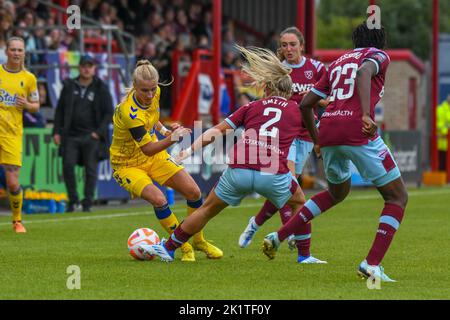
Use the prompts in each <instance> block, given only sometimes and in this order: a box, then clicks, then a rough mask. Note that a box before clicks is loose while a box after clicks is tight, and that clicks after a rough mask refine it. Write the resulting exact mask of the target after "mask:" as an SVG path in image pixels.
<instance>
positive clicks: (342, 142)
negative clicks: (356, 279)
mask: <svg viewBox="0 0 450 320" xmlns="http://www.w3.org/2000/svg"><path fill="white" fill-rule="evenodd" d="M353 43H354V46H355V49H354V50H353V51H351V52H348V53H346V54H344V55H343V56H341V57H340V58H339V59H337V60H336V61H334V62H333V63H332V64H331V65H330V66H329V69H328V72H327V73H326V74H324V76H323V77H322V78H321V80H320V81H319V82H318V83H317V84H316V85H315V87H314V88H313V89H312V90H311V92H310V93H308V94H307V95H306V96H305V98H304V99H303V100H302V102H301V111H302V115H303V121H304V122H305V124H306V126H307V128H308V131H309V132H310V134H311V137H312V139H313V142H314V149H315V152H316V154H317V155H318V156H320V155H321V156H322V157H323V164H324V169H325V174H326V177H327V180H328V190H325V191H323V192H321V193H319V194H316V195H315V196H313V197H312V198H311V199H310V200H308V201H307V202H306V203H305V205H304V206H303V208H302V209H301V210H300V212H299V213H297V214H296V215H295V216H294V217H292V219H291V220H289V222H288V223H287V224H286V225H284V226H283V227H282V228H281V229H280V230H279V231H278V232H273V233H271V234H269V235H267V236H266V237H265V239H264V249H263V251H264V253H265V254H266V255H270V256H272V257H274V255H275V252H276V250H277V248H278V246H279V245H280V242H281V241H283V240H285V239H286V238H287V237H288V236H289V235H291V234H292V233H296V230H298V229H299V228H301V227H302V225H304V224H306V223H308V222H309V221H310V220H312V219H313V218H315V217H317V216H318V215H320V214H321V213H323V212H325V211H327V210H329V209H330V208H332V207H333V206H335V205H336V204H338V203H339V202H341V201H343V200H344V199H345V197H346V196H347V195H348V193H349V191H350V185H351V172H350V161H352V162H353V163H354V164H355V166H356V167H357V169H358V171H359V172H360V173H361V175H362V176H363V177H364V178H366V179H367V180H370V181H372V183H373V184H374V185H375V186H376V187H377V189H378V191H379V192H380V194H381V196H382V197H383V199H384V208H383V210H382V212H381V216H380V219H379V226H378V230H377V232H376V236H375V240H374V242H373V244H372V247H371V249H370V250H369V253H368V255H367V257H366V259H365V260H364V261H362V262H361V264H360V265H359V267H358V274H359V275H361V276H363V277H370V276H373V277H375V278H378V279H380V280H381V281H393V280H392V279H390V278H389V277H388V276H387V275H386V274H385V273H384V269H383V268H382V267H381V265H380V263H381V260H382V259H383V257H384V255H385V254H386V252H387V250H388V248H389V246H390V244H391V241H392V239H393V237H394V235H395V232H396V231H397V229H398V228H399V226H400V223H401V222H402V218H403V214H404V210H405V207H406V203H407V201H408V193H407V191H406V187H405V185H404V183H403V180H402V178H401V175H400V171H399V169H398V167H397V164H396V163H395V160H394V157H393V156H392V153H391V152H390V151H389V149H388V148H387V146H386V145H385V143H384V142H383V140H382V138H381V137H380V136H378V134H377V126H376V124H375V122H374V113H375V105H376V104H377V103H378V102H379V101H380V99H381V97H382V96H383V93H384V81H385V77H386V71H387V68H388V65H389V62H390V59H389V55H388V54H387V53H386V52H385V51H383V48H384V47H385V44H386V36H385V31H384V28H381V29H369V28H368V27H367V25H366V23H365V22H364V23H362V24H361V25H359V26H358V27H357V28H356V29H355V30H354V32H353ZM327 96H329V97H330V105H329V106H328V107H327V109H326V111H325V112H324V114H323V115H322V118H321V120H320V126H319V130H317V128H316V127H315V125H314V117H313V112H312V108H313V106H314V105H315V104H316V103H317V101H318V100H319V99H323V98H325V97H327ZM363 211H364V210H363Z"/></svg>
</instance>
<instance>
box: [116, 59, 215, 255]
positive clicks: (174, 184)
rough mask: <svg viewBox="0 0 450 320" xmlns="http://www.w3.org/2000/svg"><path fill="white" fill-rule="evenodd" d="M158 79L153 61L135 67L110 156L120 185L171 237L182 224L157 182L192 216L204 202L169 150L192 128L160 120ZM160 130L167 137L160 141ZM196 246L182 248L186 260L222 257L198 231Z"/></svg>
mask: <svg viewBox="0 0 450 320" xmlns="http://www.w3.org/2000/svg"><path fill="white" fill-rule="evenodd" d="M158 80H159V75H158V71H157V70H156V69H155V67H154V66H153V65H152V64H151V63H150V62H149V61H147V60H140V61H139V62H138V63H137V65H136V69H135V70H134V72H133V87H132V88H130V89H129V91H128V93H127V96H126V97H125V99H124V100H123V101H122V102H121V103H120V104H119V105H118V106H117V107H116V109H115V112H114V116H113V123H114V131H113V141H112V144H111V147H110V153H111V165H112V168H113V176H114V178H115V179H116V181H117V182H118V183H119V184H120V186H122V187H123V188H125V189H126V190H127V191H129V192H130V194H131V195H132V197H140V198H143V199H144V200H146V201H148V202H150V203H151V204H152V205H153V208H154V210H155V214H156V217H157V218H158V219H159V222H160V223H161V225H162V226H163V227H164V229H165V230H166V231H167V232H168V233H169V234H170V233H172V232H173V230H175V228H176V227H177V226H178V220H177V217H176V216H175V214H174V213H172V211H171V209H170V207H169V205H168V203H167V199H166V197H165V196H164V194H163V193H162V192H161V190H160V189H159V188H158V187H156V186H155V185H154V184H153V181H156V182H158V183H159V184H160V185H164V186H167V187H170V188H172V189H174V190H176V191H177V192H179V193H181V194H182V195H183V196H184V197H185V198H186V200H187V201H186V202H187V207H188V214H191V213H192V212H194V210H195V209H196V208H198V207H200V206H201V204H202V203H203V200H202V194H201V192H200V189H199V187H198V186H197V184H196V183H195V181H194V179H192V177H191V176H190V175H189V174H188V173H187V172H186V170H184V168H183V167H182V166H180V165H178V164H177V163H175V162H174V161H173V160H172V158H171V157H170V156H169V154H168V153H167V151H166V149H167V148H168V147H169V146H171V145H172V144H174V143H175V142H177V141H178V140H179V139H180V137H181V136H183V135H185V134H189V133H190V130H189V129H187V128H183V127H182V126H179V125H178V124H175V125H173V126H172V130H173V132H172V131H171V130H169V129H166V128H164V126H163V125H162V124H161V123H160V122H159V97H160V92H161V91H160V88H159V86H158ZM156 130H158V131H159V132H160V133H162V134H163V135H165V136H166V138H165V139H163V140H161V141H158V138H157V137H156ZM192 244H193V245H192V246H191V245H190V244H189V243H185V244H184V246H183V247H182V258H181V260H182V261H195V255H194V251H193V249H195V250H199V251H203V252H204V253H205V254H206V255H207V257H208V258H210V259H219V258H221V257H222V256H223V252H222V251H221V250H220V249H218V248H216V247H215V246H213V245H212V244H210V243H209V242H207V241H206V240H205V238H204V237H203V231H202V230H200V229H199V230H198V232H197V233H196V234H195V235H194V237H193V243H192Z"/></svg>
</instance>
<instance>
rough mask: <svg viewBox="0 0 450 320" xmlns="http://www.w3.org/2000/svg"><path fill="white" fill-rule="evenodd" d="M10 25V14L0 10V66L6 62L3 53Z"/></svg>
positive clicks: (11, 19)
mask: <svg viewBox="0 0 450 320" xmlns="http://www.w3.org/2000/svg"><path fill="white" fill-rule="evenodd" d="M12 24H13V17H12V15H11V13H10V12H9V11H8V10H6V9H4V8H0V64H3V63H5V62H6V60H7V56H6V53H5V49H6V34H7V33H8V31H9V30H10V29H11V27H12Z"/></svg>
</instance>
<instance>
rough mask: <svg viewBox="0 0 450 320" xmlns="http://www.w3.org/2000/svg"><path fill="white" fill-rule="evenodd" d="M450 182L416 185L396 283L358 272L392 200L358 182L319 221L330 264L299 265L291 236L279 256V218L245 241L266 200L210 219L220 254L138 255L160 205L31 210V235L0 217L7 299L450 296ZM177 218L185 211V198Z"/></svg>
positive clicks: (390, 266) (391, 266) (0, 288)
mask: <svg viewBox="0 0 450 320" xmlns="http://www.w3.org/2000/svg"><path fill="white" fill-rule="evenodd" d="M449 199H450V188H440V189H433V188H421V189H410V200H409V205H408V208H407V211H406V214H405V218H404V221H403V224H402V225H401V227H400V229H399V232H398V233H397V235H396V237H395V239H394V242H393V244H392V246H391V249H390V250H389V251H388V254H387V256H386V257H385V259H384V260H383V265H384V267H385V271H386V273H387V274H388V275H389V276H391V277H392V278H394V279H396V280H397V281H398V282H397V283H387V284H384V283H382V284H381V289H380V290H369V289H368V288H367V286H366V282H365V281H363V280H361V279H359V278H358V277H357V276H356V268H357V266H358V264H359V263H360V261H361V260H362V259H364V257H365V256H366V254H367V252H368V250H369V247H370V245H371V244H372V241H373V239H374V236H375V230H376V229H377V225H378V217H379V214H380V212H381V209H382V206H383V201H382V200H381V198H380V196H379V195H378V193H377V192H376V191H375V190H357V189H354V190H353V191H352V193H351V194H350V196H349V197H348V199H347V200H346V201H345V202H344V203H341V204H340V205H339V206H337V207H335V208H334V209H332V210H331V211H329V212H327V213H325V214H324V215H322V216H321V217H319V218H317V219H316V220H314V221H313V238H312V253H313V254H314V255H315V256H317V257H318V258H320V259H325V260H327V261H328V264H327V265H299V264H297V263H296V253H295V252H291V251H289V249H288V248H287V245H286V244H283V245H282V247H281V248H280V251H279V252H278V255H277V257H276V259H275V260H271V261H268V260H267V258H266V257H265V256H264V255H263V254H262V252H261V250H260V244H261V242H262V239H263V237H264V235H266V234H267V233H269V232H271V231H274V230H276V229H277V228H278V226H279V224H280V219H279V217H278V216H276V217H274V218H272V219H271V220H270V221H269V222H268V223H266V225H264V226H263V227H262V228H261V229H260V231H259V232H258V233H257V234H256V237H255V240H254V242H253V243H252V244H251V245H250V247H248V248H246V249H241V248H239V246H238V244H237V241H238V238H239V235H240V233H241V232H242V231H243V230H244V228H245V226H246V224H247V221H248V218H249V217H250V216H251V215H254V214H255V213H256V212H257V211H258V209H259V208H260V206H261V205H262V199H259V200H252V199H248V200H245V201H243V203H242V205H241V206H240V207H236V208H229V209H226V210H225V211H224V212H222V213H221V214H219V215H218V216H217V217H216V218H215V219H213V220H212V221H211V222H210V223H209V224H208V225H207V227H206V230H205V233H206V236H207V238H208V239H212V240H214V243H215V244H216V245H217V246H219V247H220V248H221V249H223V251H224V253H225V256H224V257H223V259H221V260H217V261H211V260H208V259H206V257H205V256H204V254H203V253H201V252H197V254H196V257H197V261H196V262H194V263H183V262H181V261H180V260H179V257H180V253H179V252H177V254H176V258H177V260H176V261H175V262H174V263H171V264H168V263H163V262H161V261H159V260H158V261H157V260H154V261H145V262H142V261H135V260H133V259H132V258H131V256H130V255H129V254H128V252H127V247H126V240H127V238H128V236H129V235H130V234H131V232H132V231H133V230H134V229H136V228H138V227H150V228H153V229H154V230H156V231H157V232H158V233H159V234H160V236H166V235H165V233H164V232H163V231H162V228H161V226H160V225H159V223H158V221H157V219H156V217H155V216H154V214H153V210H151V209H150V207H145V206H142V205H140V206H133V205H130V207H129V208H127V209H120V210H119V209H117V208H116V209H115V208H114V206H109V207H105V210H103V211H100V212H95V213H92V214H82V213H75V214H59V215H48V214H47V215H44V214H38V215H25V216H24V221H25V225H26V227H27V229H28V233H27V234H23V235H17V234H14V233H13V232H12V229H11V225H10V222H9V219H10V218H9V217H6V216H3V217H0V299H172V300H177V299H250V300H253V299H287V300H291V299H292V300H298V299H449V298H450V290H449V287H450V271H449V268H448V266H449V265H450V254H449V252H450V251H449V248H450V206H449V202H448V201H449ZM173 209H174V211H175V212H176V213H177V215H178V217H182V216H184V214H185V207H184V205H183V204H182V203H179V204H177V205H175V206H174V207H173ZM70 265H77V266H79V267H80V270H81V289H80V290H69V289H67V286H66V282H67V279H68V277H69V276H70V275H69V274H67V267H68V266H70Z"/></svg>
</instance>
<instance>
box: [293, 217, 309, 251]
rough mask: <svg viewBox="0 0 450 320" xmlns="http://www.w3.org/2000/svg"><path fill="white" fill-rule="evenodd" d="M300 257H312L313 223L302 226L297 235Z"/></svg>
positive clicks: (296, 243)
mask: <svg viewBox="0 0 450 320" xmlns="http://www.w3.org/2000/svg"><path fill="white" fill-rule="evenodd" d="M296 239H297V241H296V242H295V245H296V246H297V250H298V255H299V256H302V257H309V256H310V255H311V252H310V248H311V222H309V223H307V224H303V225H301V226H300V228H299V230H298V231H297V234H296Z"/></svg>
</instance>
